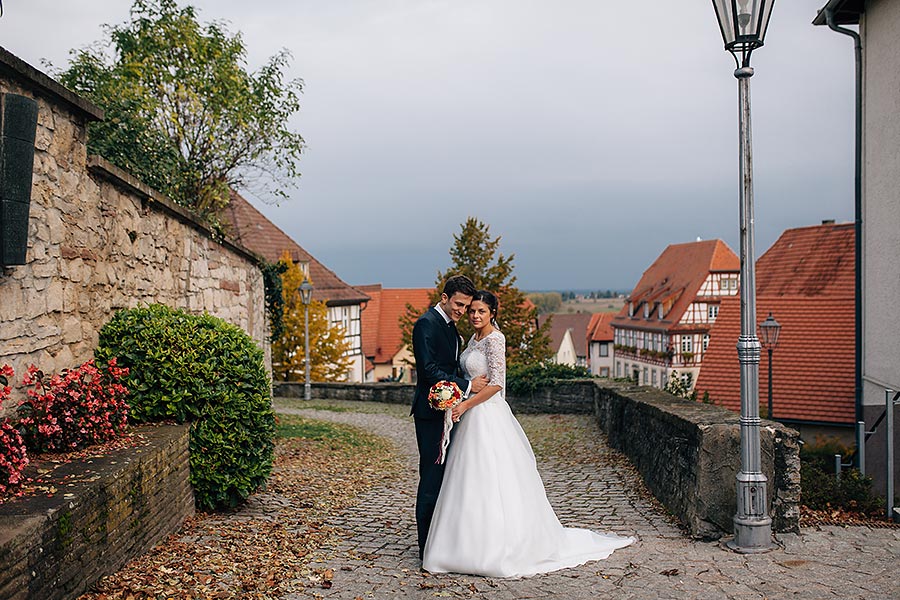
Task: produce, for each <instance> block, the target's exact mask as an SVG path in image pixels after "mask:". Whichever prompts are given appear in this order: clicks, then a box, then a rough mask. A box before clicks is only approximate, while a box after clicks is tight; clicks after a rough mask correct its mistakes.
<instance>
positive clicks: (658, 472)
mask: <svg viewBox="0 0 900 600" xmlns="http://www.w3.org/2000/svg"><path fill="white" fill-rule="evenodd" d="M311 388H312V389H311V395H312V397H313V398H322V399H335V400H365V401H369V402H393V403H400V404H406V405H409V404H411V403H412V398H413V394H414V392H415V386H414V385H410V384H401V383H365V384H353V383H313V384H312V385H311ZM273 393H274V395H275V396H281V397H293V398H302V397H303V384H302V383H276V384H275V386H274V389H273ZM508 400H509V404H510V406H511V408H512V410H513V412H516V413H564V414H565V413H568V414H591V413H593V414H595V415H596V417H597V420H598V422H599V424H600V427H601V428H602V430H603V431H604V432H605V434H606V436H607V438H608V440H609V444H610V445H611V446H612V447H613V448H616V449H618V450H621V451H622V452H624V453H625V454H626V455H627V456H628V458H629V459H630V460H631V462H632V463H633V464H634V466H635V467H636V468H637V469H638V471H639V472H640V473H641V476H642V478H643V479H644V482H645V483H646V484H647V487H648V488H649V489H650V491H651V492H652V493H653V494H654V495H655V496H656V497H657V498H658V499H659V500H660V501H661V502H662V503H663V504H664V505H665V506H666V508H668V509H669V510H670V511H671V512H672V513H673V514H674V515H676V516H677V517H678V518H679V520H681V522H682V523H684V524H685V526H686V527H687V529H688V530H689V531H690V533H691V535H693V536H695V537H698V538H718V537H720V536H722V535H724V534H726V533H731V532H732V531H733V523H732V519H733V517H734V514H735V511H736V506H737V504H736V503H737V496H736V494H737V491H736V483H735V482H736V480H735V477H736V475H737V473H738V470H739V469H740V462H741V451H740V438H741V436H740V422H739V416H738V415H737V414H735V413H733V412H731V411H729V410H727V409H724V408H721V407H718V406H713V405H709V404H702V403H699V402H692V401H688V400H683V399H681V398H677V397H675V396H673V395H671V394H668V393H666V392H663V391H662V390H658V389H656V388H650V387H639V386H636V385H632V384H628V383H619V382H616V381H613V380H610V379H599V380H597V379H591V380H579V381H565V382H559V383H558V384H557V385H555V386H552V387H548V388H544V389H542V390H539V391H537V392H535V393H534V394H529V395H528V396H524V397H516V396H510V397H509V399H508ZM760 444H761V453H762V464H763V472H764V473H765V474H766V476H767V477H768V479H769V484H768V495H769V502H770V507H771V510H770V512H769V514H771V515H772V527H773V529H774V530H775V531H785V532H786V531H798V530H799V526H800V444H799V434H798V433H797V432H796V431H795V430H793V429H791V428H789V427H786V426H784V425H781V424H780V423H775V422H772V421H763V426H762V427H761V429H760Z"/></svg>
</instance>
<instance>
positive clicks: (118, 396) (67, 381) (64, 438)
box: [19, 359, 128, 452]
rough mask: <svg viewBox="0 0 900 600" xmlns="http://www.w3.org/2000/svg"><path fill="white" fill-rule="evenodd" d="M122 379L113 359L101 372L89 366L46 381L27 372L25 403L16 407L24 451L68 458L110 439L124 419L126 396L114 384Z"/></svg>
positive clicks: (35, 371) (36, 371) (122, 371)
mask: <svg viewBox="0 0 900 600" xmlns="http://www.w3.org/2000/svg"><path fill="white" fill-rule="evenodd" d="M127 374H128V369H126V368H121V367H118V366H117V365H116V360H115V359H112V360H111V361H110V362H109V364H108V365H107V367H106V368H103V369H100V368H98V367H97V366H96V365H95V364H94V361H93V360H89V361H87V362H86V363H84V364H83V365H81V366H80V367H77V368H75V369H66V370H63V371H62V373H60V374H59V375H52V376H50V377H48V376H46V375H45V374H44V373H43V372H42V371H40V370H39V369H38V368H37V367H35V366H34V365H32V366H31V367H29V368H28V371H27V372H26V374H25V376H24V377H23V379H22V383H23V384H24V385H25V386H29V389H27V390H26V395H27V396H28V398H27V399H26V400H23V401H21V402H20V403H19V413H20V414H21V415H22V418H21V420H20V422H19V423H20V425H21V427H22V429H23V433H24V436H25V441H26V443H27V445H28V447H29V448H31V449H32V450H35V451H37V452H68V451H71V450H77V449H79V448H84V447H86V446H90V445H93V444H98V443H101V442H105V441H107V440H110V439H112V438H114V437H116V436H117V435H118V434H119V432H120V431H121V430H122V428H123V427H124V426H125V424H126V422H127V419H128V404H127V402H126V398H127V396H128V390H127V389H126V388H125V386H124V385H122V384H121V383H120V381H121V380H122V378H123V377H125V376H126V375H127Z"/></svg>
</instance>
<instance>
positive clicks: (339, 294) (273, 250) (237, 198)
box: [222, 191, 368, 306]
mask: <svg viewBox="0 0 900 600" xmlns="http://www.w3.org/2000/svg"><path fill="white" fill-rule="evenodd" d="M222 220H223V221H224V222H225V224H226V226H227V227H228V228H229V230H230V231H229V235H230V237H232V238H234V239H235V240H236V241H238V242H239V243H240V244H241V245H243V246H244V247H246V248H248V249H249V250H251V251H253V252H255V253H256V254H259V255H260V256H262V257H263V258H265V259H266V260H267V261H269V262H272V263H274V262H278V260H279V259H280V258H281V257H282V255H283V254H284V252H285V251H287V252H288V253H289V254H290V256H291V259H292V260H293V261H294V262H308V263H309V277H310V279H312V283H313V286H314V288H313V299H314V300H320V301H324V302H326V303H327V304H328V305H329V306H341V305H348V304H361V303H363V302H365V301H366V300H368V297H367V296H366V295H365V294H363V293H362V292H360V291H359V290H357V289H355V288H353V287H351V286H350V285H348V284H346V283H344V281H342V280H341V278H340V277H338V276H337V275H335V274H334V272H333V271H331V270H330V269H328V268H327V267H325V265H323V264H322V263H320V262H319V261H318V260H316V259H315V258H314V257H313V256H312V255H311V254H309V253H308V252H307V251H306V250H304V249H303V248H301V247H300V244H298V243H297V242H295V241H294V240H292V239H291V238H290V236H288V234H286V233H285V232H284V231H282V230H281V229H279V228H278V227H277V226H276V225H275V224H274V223H272V222H271V221H270V220H269V219H267V218H266V217H265V216H264V215H263V214H262V213H261V212H259V211H258V210H257V209H256V208H254V207H253V205H251V204H250V203H249V202H247V200H245V199H244V198H243V197H242V196H241V195H240V194H238V193H237V192H234V191H232V192H231V202H230V203H229V204H228V207H227V208H226V209H225V210H224V211H223V214H222Z"/></svg>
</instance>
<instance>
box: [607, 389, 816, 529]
mask: <svg viewBox="0 0 900 600" xmlns="http://www.w3.org/2000/svg"><path fill="white" fill-rule="evenodd" d="M594 402H595V406H596V414H597V417H598V420H599V423H600V426H601V428H602V429H603V430H604V431H605V432H606V434H607V436H608V439H609V443H610V445H611V446H612V447H614V448H617V449H618V450H621V451H622V452H624V453H625V454H626V455H627V456H628V458H629V459H630V460H631V462H632V463H633V464H634V466H635V467H636V468H637V469H638V471H640V473H641V476H642V477H643V479H644V482H645V483H646V484H647V487H648V488H649V489H650V491H651V492H653V495H654V496H656V497H657V498H658V499H659V500H660V501H661V502H662V503H663V504H665V506H666V507H667V508H668V509H669V510H670V511H671V512H672V513H673V514H675V515H676V516H677V517H678V518H679V519H680V520H681V521H682V522H683V523H684V524H685V525H686V526H687V528H688V530H689V531H690V533H691V534H692V535H693V536H695V537H700V538H718V537H720V536H721V535H723V534H724V533H730V532H732V531H733V523H732V519H733V517H734V514H735V511H736V506H737V504H736V503H737V496H736V494H737V492H736V484H735V477H736V475H737V473H738V471H739V470H740V462H741V450H740V422H739V416H738V415H737V414H736V413H733V412H731V411H729V410H726V409H724V408H721V407H718V406H712V405H709V404H701V403H698V402H692V401H687V400H683V399H681V398H677V397H675V396H672V395H671V394H667V393H666V392H663V391H662V390H658V389H655V388H649V387H638V386H635V385H631V384H627V383H618V382H612V381H609V382H605V383H603V384H599V385H597V386H596V396H595V401H594ZM760 446H761V455H762V470H763V473H765V475H766V477H767V478H768V499H769V502H770V511H769V514H771V515H772V527H773V529H774V530H775V531H798V530H799V523H800V444H799V434H798V433H797V432H796V431H794V430H793V429H790V428H789V427H785V426H784V425H781V424H780V423H775V422H772V421H763V425H762V427H761V428H760Z"/></svg>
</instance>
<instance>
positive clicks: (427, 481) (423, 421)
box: [409, 307, 469, 558]
mask: <svg viewBox="0 0 900 600" xmlns="http://www.w3.org/2000/svg"><path fill="white" fill-rule="evenodd" d="M412 340H413V355H414V356H415V360H416V395H415V397H414V398H413V404H412V409H411V410H410V413H409V414H411V415H413V417H415V422H416V443H417V444H418V445H419V488H418V491H417V493H416V528H417V530H418V535H419V558H421V557H422V552H423V551H424V550H425V541H426V540H427V538H428V529H429V528H430V527H431V516H432V515H433V514H434V506H435V504H437V499H438V494H439V493H440V491H441V482H442V481H443V479H444V465H439V464H436V463H437V458H438V452H439V447H440V443H441V433H442V432H443V431H444V413H443V411H438V410H434V409H433V408H431V406H429V404H428V391H429V390H430V389H431V386H433V385H434V384H435V383H437V382H438V381H453V382H456V384H457V385H458V386H459V387H460V389H461V390H462V391H463V392H465V391H466V389H467V388H468V385H469V382H468V381H466V379H464V378H463V377H461V376H460V375H459V366H458V363H457V360H458V358H459V348H460V347H461V346H462V342H461V340H460V339H459V334H458V333H457V331H456V326H455V325H454V324H453V322H452V321H451V322H450V323H447V322H446V321H445V320H444V317H443V316H441V314H440V313H439V312H438V311H437V310H436V309H435V308H434V307H432V308H429V309H428V311H427V312H426V313H425V314H424V315H422V316H421V317H419V319H418V320H417V321H416V324H415V326H414V327H413V336H412Z"/></svg>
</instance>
